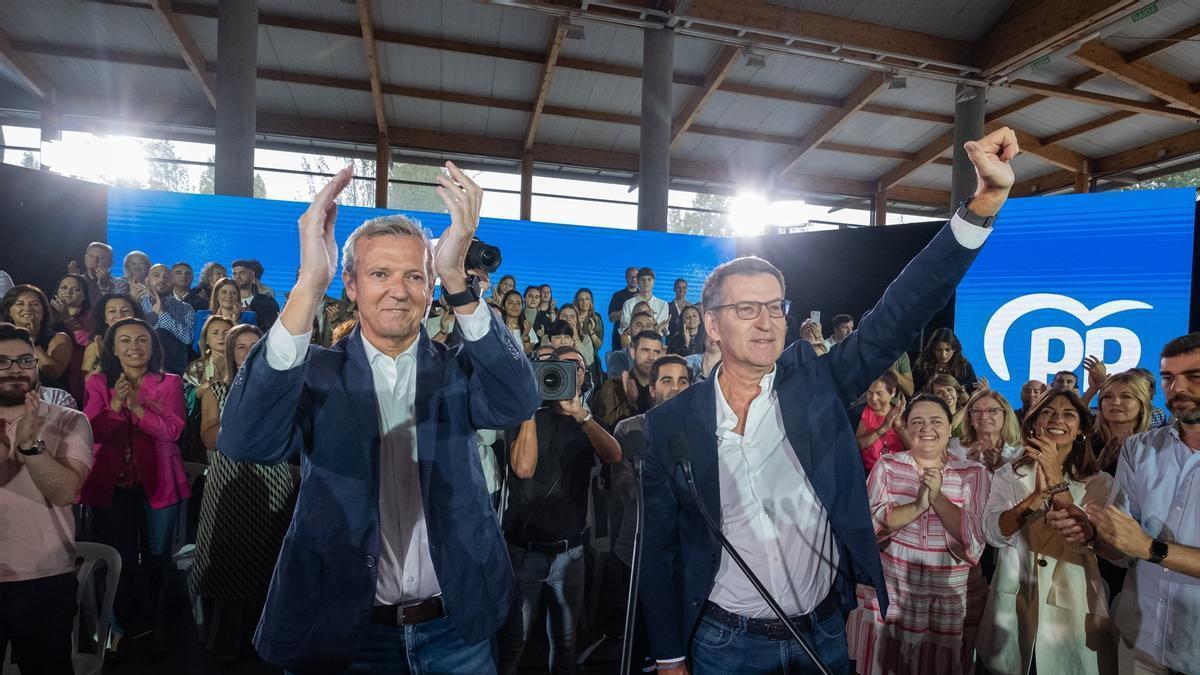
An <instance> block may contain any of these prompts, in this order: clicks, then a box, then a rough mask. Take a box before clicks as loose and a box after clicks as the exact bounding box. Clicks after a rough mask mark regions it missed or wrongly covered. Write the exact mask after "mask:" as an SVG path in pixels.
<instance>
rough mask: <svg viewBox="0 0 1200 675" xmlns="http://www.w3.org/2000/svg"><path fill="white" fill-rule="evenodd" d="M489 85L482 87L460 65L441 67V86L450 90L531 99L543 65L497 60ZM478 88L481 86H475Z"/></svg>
mask: <svg viewBox="0 0 1200 675" xmlns="http://www.w3.org/2000/svg"><path fill="white" fill-rule="evenodd" d="M495 63H496V68H495V70H494V71H493V72H492V81H491V85H490V86H482V87H479V86H478V85H477V84H475V81H476V79H477V78H475V77H473V76H472V75H471V74H470V73H467V72H464V71H463V70H460V69H458V68H451V67H446V68H445V69H443V70H442V87H443V88H444V89H446V90H449V91H464V92H476V93H487V94H488V95H489V96H495V97H497V98H509V99H518V100H521V101H532V100H533V96H534V94H535V93H536V92H537V88H538V84H539V82H540V81H541V76H542V67H541V66H539V65H536V64H533V63H523V62H520V61H507V60H503V59H496V61H495ZM476 87H478V88H476Z"/></svg>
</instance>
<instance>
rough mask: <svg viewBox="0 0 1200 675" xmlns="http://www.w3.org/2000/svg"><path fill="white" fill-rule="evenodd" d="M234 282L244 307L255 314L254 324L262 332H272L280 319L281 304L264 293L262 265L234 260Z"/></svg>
mask: <svg viewBox="0 0 1200 675" xmlns="http://www.w3.org/2000/svg"><path fill="white" fill-rule="evenodd" d="M231 267H233V281H234V283H236V284H237V287H238V290H239V291H241V294H242V307H243V308H244V309H248V310H250V311H251V312H254V316H255V317H256V318H255V320H254V323H256V324H258V327H259V329H260V330H262V332H264V333H265V332H267V331H269V330H271V326H274V325H275V319H276V318H278V317H279V303H278V302H276V301H275V298H273V297H271V296H270V295H267V294H266V293H263V292H262V285H261V283H260V282H259V280H260V279H262V275H263V266H262V263H260V262H258V261H257V260H234V261H233V264H232V265H231Z"/></svg>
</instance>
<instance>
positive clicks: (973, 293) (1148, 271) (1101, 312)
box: [955, 188, 1196, 407]
mask: <svg viewBox="0 0 1200 675" xmlns="http://www.w3.org/2000/svg"><path fill="white" fill-rule="evenodd" d="M1195 209H1196V192H1195V190H1193V189H1191V188H1186V189H1175V190H1154V191H1129V192H1104V193H1098V194H1088V195H1064V196H1053V197H1036V198H1027V199H1013V200H1010V201H1009V202H1008V203H1007V204H1006V205H1005V206H1004V210H1003V211H1002V212H1001V214H1000V217H999V218H998V219H997V222H996V231H995V232H994V233H993V234H992V235H991V237H990V238H989V239H988V241H987V244H986V245H985V246H984V248H983V251H982V252H981V253H980V255H979V258H978V259H977V260H976V261H975V264H974V265H972V266H971V269H970V271H969V272H968V273H967V276H966V278H965V279H964V280H963V282H962V283H961V284H960V285H959V288H958V296H957V305H956V310H955V324H956V326H955V332H956V333H957V334H958V337H959V340H960V341H961V342H962V344H963V355H964V356H965V357H966V358H967V360H969V361H970V362H971V364H972V365H974V366H975V372H976V373H977V374H979V375H981V376H986V377H987V378H988V379H989V380H990V382H991V384H992V387H993V388H994V389H997V390H999V391H1000V392H1001V393H1003V394H1004V395H1005V396H1006V397H1008V398H1009V400H1010V401H1012V402H1013V405H1014V407H1019V406H1020V397H1019V393H1020V388H1021V385H1022V384H1024V383H1025V382H1026V381H1028V380H1042V381H1044V382H1049V381H1050V380H1051V379H1053V376H1054V373H1056V372H1058V371H1062V370H1069V371H1072V372H1074V373H1075V374H1076V375H1077V376H1078V377H1079V383H1080V389H1084V388H1085V387H1086V386H1087V383H1086V374H1085V373H1084V372H1083V360H1084V358H1085V357H1086V356H1096V357H1099V358H1102V359H1103V361H1104V363H1105V364H1106V365H1107V367H1108V371H1109V373H1116V372H1121V371H1125V370H1128V369H1130V368H1134V367H1138V366H1140V367H1143V368H1147V369H1149V370H1150V371H1151V372H1153V373H1156V374H1157V373H1158V362H1159V352H1160V351H1161V349H1162V347H1163V345H1164V344H1165V343H1166V342H1167V341H1169V340H1171V339H1172V338H1175V337H1177V336H1180V335H1183V334H1184V333H1186V332H1187V330H1188V314H1189V308H1190V298H1191V276H1192V238H1193V232H1194V226H1195V223H1194V220H1195ZM1156 400H1157V402H1158V404H1159V405H1161V403H1162V396H1161V391H1160V392H1159V395H1158V397H1157V399H1156Z"/></svg>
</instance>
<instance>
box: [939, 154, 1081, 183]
mask: <svg viewBox="0 0 1200 675" xmlns="http://www.w3.org/2000/svg"><path fill="white" fill-rule="evenodd" d="M941 168H943V169H946V172H947V173H949V172H950V167H948V166H944V167H941ZM1012 168H1013V173H1015V174H1016V176H1017V180H1018V181H1022V180H1027V179H1029V178H1032V177H1033V176H1043V175H1045V174H1048V173H1052V172H1055V171H1058V170H1059V169H1060V168H1061V167H1059V166H1058V165H1057V164H1051V163H1050V162H1047V161H1046V160H1044V159H1042V158H1041V157H1038V156H1037V155H1032V154H1030V153H1028V152H1023V153H1021V154H1019V155H1017V158H1016V159H1014V160H1013V161H1012Z"/></svg>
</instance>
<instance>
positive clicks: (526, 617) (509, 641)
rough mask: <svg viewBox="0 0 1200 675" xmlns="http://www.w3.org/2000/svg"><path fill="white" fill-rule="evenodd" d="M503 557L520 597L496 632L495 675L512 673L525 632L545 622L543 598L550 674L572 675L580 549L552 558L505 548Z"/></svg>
mask: <svg viewBox="0 0 1200 675" xmlns="http://www.w3.org/2000/svg"><path fill="white" fill-rule="evenodd" d="M508 555H509V558H510V559H511V560H512V566H513V571H515V572H516V574H517V585H518V587H519V588H520V590H521V595H520V597H519V602H520V605H515V606H514V607H513V611H512V612H510V613H509V618H508V621H507V622H506V623H505V624H504V628H502V629H501V630H500V645H499V646H500V672H501V673H505V674H506V675H511V674H513V673H516V672H517V668H518V666H519V665H520V662H521V653H522V652H523V651H525V642H526V641H527V640H528V639H529V631H531V630H533V626H534V624H535V622H540V621H541V620H542V617H543V616H545V614H544V613H543V611H542V602H541V600H542V598H543V597H544V598H545V600H546V603H545V604H546V610H547V612H548V614H549V616H548V618H547V620H545V625H546V627H547V633H548V634H549V637H550V672H552V673H555V674H558V673H574V672H575V631H576V628H578V626H579V617H580V614H582V612H583V586H584V581H585V578H586V575H585V571H584V563H583V547H582V546H576V547H575V548H572V549H570V550H568V551H567V552H566V553H559V554H552V553H539V552H537V551H530V550H528V549H525V548H518V547H516V546H512V545H509V547H508Z"/></svg>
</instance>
